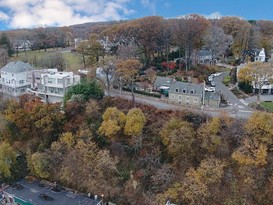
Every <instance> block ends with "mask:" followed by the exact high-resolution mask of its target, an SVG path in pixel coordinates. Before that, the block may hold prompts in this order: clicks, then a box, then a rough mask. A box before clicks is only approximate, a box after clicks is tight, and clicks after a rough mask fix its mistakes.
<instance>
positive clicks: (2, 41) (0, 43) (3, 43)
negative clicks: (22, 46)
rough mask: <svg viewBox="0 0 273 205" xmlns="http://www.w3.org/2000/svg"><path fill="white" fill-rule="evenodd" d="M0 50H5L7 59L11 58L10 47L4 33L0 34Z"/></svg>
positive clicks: (11, 50)
mask: <svg viewBox="0 0 273 205" xmlns="http://www.w3.org/2000/svg"><path fill="white" fill-rule="evenodd" d="M0 48H1V49H5V50H6V51H7V53H8V56H9V57H11V56H12V54H13V49H12V45H11V43H10V40H9V38H8V36H7V34H6V33H2V34H1V36H0Z"/></svg>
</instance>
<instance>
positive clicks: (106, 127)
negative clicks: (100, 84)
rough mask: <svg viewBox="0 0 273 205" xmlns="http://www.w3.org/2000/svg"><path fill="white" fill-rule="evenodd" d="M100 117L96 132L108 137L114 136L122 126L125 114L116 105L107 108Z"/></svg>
mask: <svg viewBox="0 0 273 205" xmlns="http://www.w3.org/2000/svg"><path fill="white" fill-rule="evenodd" d="M102 119H103V121H102V123H101V126H100V128H99V130H98V132H99V134H103V135H105V136H106V137H109V138H112V137H114V136H116V135H117V133H118V132H120V131H121V130H122V129H123V128H124V125H125V122H126V116H125V114H124V113H123V112H121V111H119V110H118V109H117V108H116V107H113V108H111V107H110V108H107V109H106V111H105V112H104V114H103V115H102Z"/></svg>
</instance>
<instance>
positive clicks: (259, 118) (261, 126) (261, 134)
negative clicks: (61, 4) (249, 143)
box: [245, 112, 273, 145]
mask: <svg viewBox="0 0 273 205" xmlns="http://www.w3.org/2000/svg"><path fill="white" fill-rule="evenodd" d="M245 129H246V131H247V132H248V134H249V135H250V136H251V137H254V138H255V139H257V140H258V141H259V142H262V143H264V144H265V145H270V144H272V142H273V115H272V114H271V113H265V112H255V113H254V114H253V115H252V116H251V117H250V118H249V119H248V121H247V123H246V125H245Z"/></svg>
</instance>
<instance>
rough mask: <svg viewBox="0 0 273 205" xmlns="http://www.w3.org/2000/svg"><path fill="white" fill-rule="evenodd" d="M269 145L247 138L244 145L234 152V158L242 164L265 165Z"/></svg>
mask: <svg viewBox="0 0 273 205" xmlns="http://www.w3.org/2000/svg"><path fill="white" fill-rule="evenodd" d="M266 157H267V146H266V145H264V144H262V143H258V142H257V141H255V140H251V139H245V140H244V145H243V146H241V147H239V148H238V149H236V150H235V151H234V152H233V153H232V159H234V160H236V161H237V162H239V164H241V165H256V166H263V165H266V164H267V161H266Z"/></svg>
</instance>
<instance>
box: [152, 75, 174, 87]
mask: <svg viewBox="0 0 273 205" xmlns="http://www.w3.org/2000/svg"><path fill="white" fill-rule="evenodd" d="M174 81H175V80H174V79H173V78H168V77H160V76H157V77H156V79H155V82H154V86H156V87H160V86H162V85H163V86H171V84H172V83H173V82H174Z"/></svg>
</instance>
